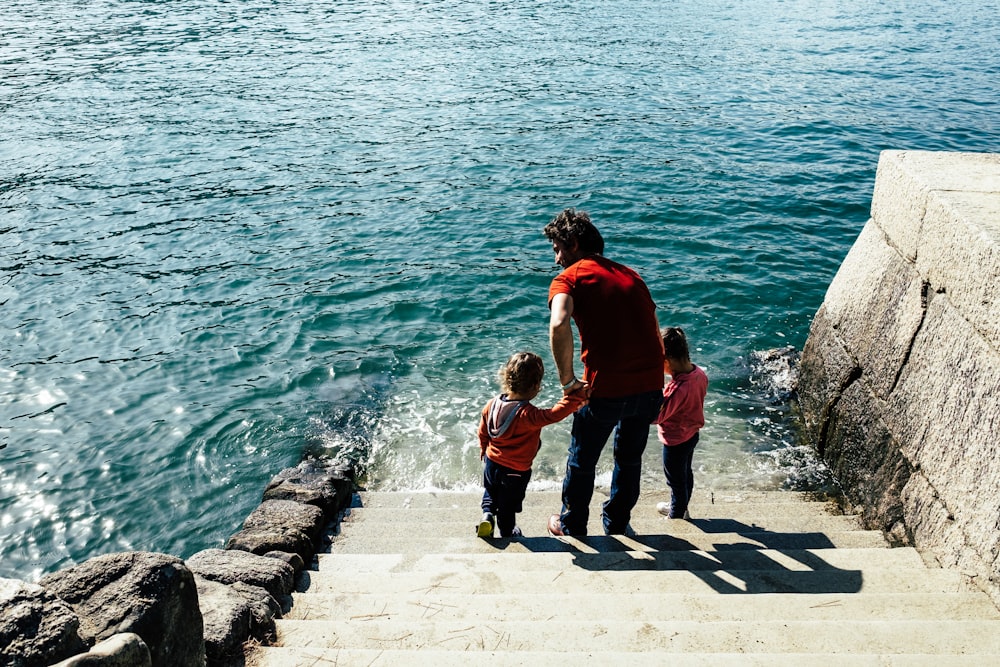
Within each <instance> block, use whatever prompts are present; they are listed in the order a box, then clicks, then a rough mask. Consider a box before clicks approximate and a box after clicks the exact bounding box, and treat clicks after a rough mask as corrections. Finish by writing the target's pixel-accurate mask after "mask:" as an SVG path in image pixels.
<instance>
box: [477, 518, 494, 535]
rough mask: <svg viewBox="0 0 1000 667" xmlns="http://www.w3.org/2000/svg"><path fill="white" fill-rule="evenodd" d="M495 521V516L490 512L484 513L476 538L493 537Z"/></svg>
mask: <svg viewBox="0 0 1000 667" xmlns="http://www.w3.org/2000/svg"><path fill="white" fill-rule="evenodd" d="M494 525H495V521H494V519H493V515H492V514H490V513H489V512H483V519H482V521H480V522H479V525H478V526H476V536H477V537H493V526H494Z"/></svg>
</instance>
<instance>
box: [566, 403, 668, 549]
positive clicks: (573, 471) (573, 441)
mask: <svg viewBox="0 0 1000 667" xmlns="http://www.w3.org/2000/svg"><path fill="white" fill-rule="evenodd" d="M662 402H663V394H662V393H661V392H660V391H659V390H656V391H649V392H644V393H642V394H633V395H631V396H622V397H619V398H592V399H590V402H589V403H588V404H587V405H586V406H584V407H582V408H580V409H579V410H577V411H576V413H574V415H573V432H572V436H571V437H570V443H569V455H568V457H567V459H566V477H565V478H564V479H563V488H562V501H563V507H562V514H561V515H560V522H561V524H562V529H563V532H565V533H566V534H568V535H586V534H587V519H588V518H589V517H590V500H591V498H592V497H593V495H594V480H595V478H596V476H597V474H596V470H597V461H598V459H599V458H600V456H601V452H602V451H603V450H604V445H605V444H607V442H608V438H609V437H610V436H611V433H612V432H614V434H615V437H614V448H615V450H614V460H615V467H614V471H613V472H612V474H611V497H610V498H608V500H607V502H605V503H604V506H603V512H602V519H603V523H604V532H605V533H606V534H608V535H621V534H624V532H625V528H626V527H627V526H628V522H629V519H631V517H632V508H633V507H635V504H636V502H637V501H638V500H639V478H640V477H641V474H642V453H643V452H644V451H645V450H646V439H647V438H648V437H649V425H650V423H651V422H652V421H653V419H654V418H655V417H656V414H657V412H659V410H660V404H661V403H662Z"/></svg>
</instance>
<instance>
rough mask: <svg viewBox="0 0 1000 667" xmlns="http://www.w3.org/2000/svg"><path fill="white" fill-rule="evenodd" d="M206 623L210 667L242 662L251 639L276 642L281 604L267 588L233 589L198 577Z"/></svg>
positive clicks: (240, 584)
mask: <svg viewBox="0 0 1000 667" xmlns="http://www.w3.org/2000/svg"><path fill="white" fill-rule="evenodd" d="M195 582H196V583H197V586H198V598H199V599H200V600H201V607H202V614H203V617H204V620H205V655H206V659H207V662H208V665H209V667H216V666H218V667H224V666H226V665H230V664H233V663H235V662H238V661H239V659H240V658H241V657H242V656H243V645H244V644H245V643H246V642H247V640H248V639H255V640H257V641H260V642H268V641H271V640H273V639H274V636H275V624H274V619H275V618H277V617H280V615H281V610H280V608H279V605H278V602H277V601H276V600H275V599H274V598H273V597H272V596H271V594H270V593H268V592H267V591H266V590H264V589H263V588H260V587H259V586H251V585H249V584H245V583H243V582H236V583H234V584H232V585H227V584H223V583H220V582H217V581H212V580H210V579H206V578H204V577H201V576H195Z"/></svg>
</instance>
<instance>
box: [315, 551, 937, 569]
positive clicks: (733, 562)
mask: <svg viewBox="0 0 1000 667" xmlns="http://www.w3.org/2000/svg"><path fill="white" fill-rule="evenodd" d="M581 556H583V559H581ZM317 561H318V569H319V571H320V572H321V573H322V572H326V571H339V572H354V573H360V572H385V573H388V572H394V573H397V572H411V571H420V572H454V571H456V570H462V571H465V572H498V571H501V570H504V571H506V570H527V571H532V572H538V571H540V570H559V571H561V570H567V569H569V568H573V567H583V568H585V569H587V570H688V571H690V570H727V571H732V570H794V571H803V572H808V571H822V570H832V569H835V570H866V569H876V568H902V569H919V568H922V567H924V562H923V559H922V558H921V557H920V554H919V553H917V551H916V549H913V548H898V549H877V548H875V549H809V550H780V551H779V550H775V549H757V550H753V549H730V550H723V551H647V550H638V551H618V552H613V553H608V552H605V553H595V554H574V553H570V552H566V551H563V552H550V553H532V552H525V551H519V552H517V553H496V552H494V553H477V554H455V553H440V554H426V555H419V554H411V555H407V554H378V555H372V554H339V553H331V554H320V555H319V556H317Z"/></svg>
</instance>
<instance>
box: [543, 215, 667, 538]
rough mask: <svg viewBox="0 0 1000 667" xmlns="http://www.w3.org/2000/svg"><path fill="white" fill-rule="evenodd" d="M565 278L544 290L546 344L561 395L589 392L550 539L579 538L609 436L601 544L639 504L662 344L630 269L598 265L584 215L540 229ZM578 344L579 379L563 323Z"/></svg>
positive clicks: (595, 235)
mask: <svg viewBox="0 0 1000 667" xmlns="http://www.w3.org/2000/svg"><path fill="white" fill-rule="evenodd" d="M544 233H545V236H546V237H547V238H548V239H549V241H551V242H552V250H553V251H554V252H555V259H556V263H557V264H559V265H560V266H561V267H563V269H564V270H563V272H562V273H560V274H559V275H558V276H556V277H555V278H554V279H553V280H552V284H551V285H550V286H549V310H550V320H549V343H550V345H551V347H552V356H553V358H554V359H555V362H556V368H557V369H558V371H559V382H560V383H561V384H562V386H563V393H566V394H568V393H572V392H573V391H575V390H576V389H578V388H579V387H581V386H583V385H584V384H587V385H589V386H590V391H591V393H590V403H589V404H588V405H587V406H585V407H583V408H581V409H580V410H579V411H578V412H576V413H575V414H574V415H573V430H572V436H571V438H570V445H569V454H568V457H567V460H566V477H565V478H564V479H563V489H562V502H563V506H562V512H561V513H560V514H553V515H552V516H551V517H550V518H549V524H548V529H549V533H550V534H552V535H586V534H587V519H588V518H589V513H590V500H591V498H592V497H593V494H594V479H595V476H596V468H597V461H598V459H599V458H600V455H601V451H602V450H603V449H604V445H605V444H606V443H607V441H608V438H609V437H610V435H611V433H612V432H614V434H615V439H614V462H615V465H614V472H613V473H612V477H611V496H610V498H609V499H608V500H607V502H605V503H604V506H603V511H602V520H603V523H604V532H605V533H606V534H608V535H622V534H625V533H626V531H627V530H629V519H630V518H631V515H632V508H633V507H635V504H636V502H637V501H638V499H639V480H640V476H641V472H642V453H643V451H644V450H645V448H646V440H647V438H648V437H649V427H650V422H652V421H653V419H654V418H655V417H656V415H657V412H658V410H659V407H660V403H661V401H662V398H663V395H662V389H663V342H662V339H661V337H660V327H659V323H658V322H657V319H656V304H654V303H653V299H652V297H651V296H650V294H649V289H648V288H647V287H646V284H645V283H644V282H643V281H642V279H641V278H640V277H639V275H638V274H637V273H636V272H635V271H633V270H632V269H630V268H628V267H626V266H623V265H622V264H618V263H616V262H613V261H611V260H609V259H607V258H605V257H604V256H603V253H604V239H603V238H602V237H601V234H600V232H598V231H597V228H596V227H595V226H594V225H593V223H591V221H590V216H588V215H587V214H586V213H585V212H583V211H575V210H573V209H566V210H564V211H563V212H562V213H560V214H559V215H557V216H556V217H555V219H553V220H552V222H550V223H549V224H548V225H546V226H545V229H544ZM571 320H572V321H574V322H576V327H577V330H578V331H579V334H580V347H581V350H580V359H581V361H583V378H582V379H580V378H578V377H577V375H576V373H575V371H574V369H573V363H574V360H573V357H574V343H573V330H572V325H571V323H570V321H571Z"/></svg>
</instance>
